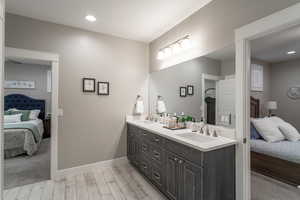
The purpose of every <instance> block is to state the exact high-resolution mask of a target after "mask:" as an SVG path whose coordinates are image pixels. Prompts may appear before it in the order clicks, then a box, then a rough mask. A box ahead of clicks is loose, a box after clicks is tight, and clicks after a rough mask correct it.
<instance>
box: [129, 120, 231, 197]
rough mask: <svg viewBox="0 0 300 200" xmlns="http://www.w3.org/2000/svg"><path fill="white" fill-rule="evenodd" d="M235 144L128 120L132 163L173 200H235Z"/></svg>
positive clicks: (221, 139) (186, 130)
mask: <svg viewBox="0 0 300 200" xmlns="http://www.w3.org/2000/svg"><path fill="white" fill-rule="evenodd" d="M235 144H236V142H235V141H234V140H231V139H228V138H223V137H216V138H213V137H211V136H202V135H199V134H196V133H192V132H189V131H188V129H185V130H178V131H171V130H167V129H164V128H163V127H162V125H160V124H158V123H151V122H146V121H139V120H127V156H128V159H129V161H130V163H131V164H132V165H133V166H134V167H135V168H136V169H137V170H138V171H139V172H140V173H141V174H142V175H143V176H144V177H145V178H146V179H147V180H148V181H150V182H151V183H152V184H153V185H154V186H155V187H156V188H157V189H158V190H160V191H161V192H162V193H163V194H164V195H165V196H166V197H167V198H168V199H170V200H234V199H235Z"/></svg>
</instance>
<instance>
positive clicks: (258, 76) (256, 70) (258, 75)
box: [251, 64, 264, 92]
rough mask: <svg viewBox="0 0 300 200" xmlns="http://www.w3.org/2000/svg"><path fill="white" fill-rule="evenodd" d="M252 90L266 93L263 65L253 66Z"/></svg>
mask: <svg viewBox="0 0 300 200" xmlns="http://www.w3.org/2000/svg"><path fill="white" fill-rule="evenodd" d="M251 90H252V91H257V92H262V91H264V68H263V66H262V65H258V64H251Z"/></svg>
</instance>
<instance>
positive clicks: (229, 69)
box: [221, 59, 271, 116]
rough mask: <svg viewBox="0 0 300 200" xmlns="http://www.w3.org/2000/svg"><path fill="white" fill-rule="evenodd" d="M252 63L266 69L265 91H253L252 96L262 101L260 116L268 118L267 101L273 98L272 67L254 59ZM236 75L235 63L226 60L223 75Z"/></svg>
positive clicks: (222, 65)
mask: <svg viewBox="0 0 300 200" xmlns="http://www.w3.org/2000/svg"><path fill="white" fill-rule="evenodd" d="M251 62H252V63H255V64H260V65H262V66H263V68H264V91H263V92H254V91H251V96H253V97H254V98H256V99H259V100H260V115H261V116H267V115H268V110H267V109H266V107H265V104H266V102H267V101H269V100H270V97H271V65H270V64H269V63H267V62H264V61H260V60H257V59H252V60H251ZM233 74H235V61H234V60H226V61H222V62H221V75H222V76H228V75H233Z"/></svg>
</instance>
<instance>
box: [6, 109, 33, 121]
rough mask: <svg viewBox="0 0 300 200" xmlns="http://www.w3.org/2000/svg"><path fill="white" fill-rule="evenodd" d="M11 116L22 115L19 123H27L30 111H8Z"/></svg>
mask: <svg viewBox="0 0 300 200" xmlns="http://www.w3.org/2000/svg"><path fill="white" fill-rule="evenodd" d="M10 113H11V115H15V114H22V117H21V121H29V115H30V110H10Z"/></svg>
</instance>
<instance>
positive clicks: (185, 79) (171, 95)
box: [149, 57, 221, 120]
mask: <svg viewBox="0 0 300 200" xmlns="http://www.w3.org/2000/svg"><path fill="white" fill-rule="evenodd" d="M220 67H221V63H220V62H219V61H217V60H213V59H210V58H205V57H201V58H197V59H193V60H191V61H188V62H185V63H182V64H178V65H176V66H174V67H171V68H167V69H164V70H161V71H157V72H152V73H151V74H150V87H149V88H150V89H149V92H150V110H151V112H152V113H154V112H155V105H156V100H157V95H161V96H162V97H163V99H164V101H165V103H166V107H167V112H168V113H174V112H176V113H179V114H180V113H181V112H184V113H185V114H187V115H192V116H194V117H196V119H198V120H200V118H201V110H200V108H201V102H202V101H201V100H202V97H201V88H202V84H201V81H202V78H201V76H202V73H206V74H212V75H219V74H220ZM186 85H194V96H187V97H184V98H183V97H180V96H179V87H180V86H186Z"/></svg>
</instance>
